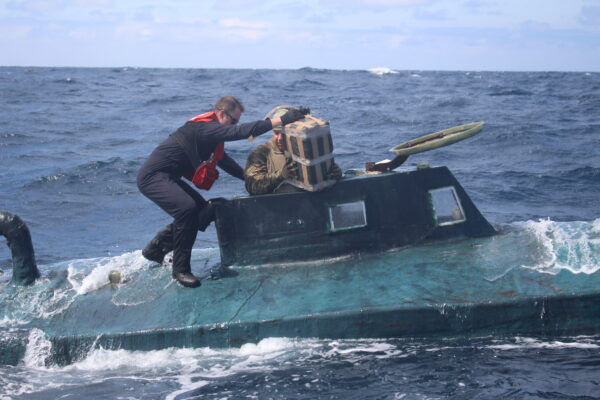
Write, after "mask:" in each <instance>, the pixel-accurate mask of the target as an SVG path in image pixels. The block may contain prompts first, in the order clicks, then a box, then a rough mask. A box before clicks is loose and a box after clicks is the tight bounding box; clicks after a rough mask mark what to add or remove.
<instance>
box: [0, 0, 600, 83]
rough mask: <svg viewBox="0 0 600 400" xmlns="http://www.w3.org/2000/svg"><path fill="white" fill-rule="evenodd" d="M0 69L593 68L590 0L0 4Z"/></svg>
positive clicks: (596, 0) (595, 40)
mask: <svg viewBox="0 0 600 400" xmlns="http://www.w3.org/2000/svg"><path fill="white" fill-rule="evenodd" d="M0 66H75V67H162V68H172V67H175V68H277V69H280V68H286V69H287V68H289V69H296V68H303V67H312V68H323V69H342V70H355V69H371V68H390V69H393V70H461V71H465V70H468V71H481V70H492V71H600V0H289V1H288V0H221V1H212V0H168V1H167V0H0Z"/></svg>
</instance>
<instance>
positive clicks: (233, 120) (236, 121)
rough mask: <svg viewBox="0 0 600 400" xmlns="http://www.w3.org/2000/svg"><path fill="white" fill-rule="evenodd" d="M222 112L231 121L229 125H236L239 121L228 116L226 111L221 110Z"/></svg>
mask: <svg viewBox="0 0 600 400" xmlns="http://www.w3.org/2000/svg"><path fill="white" fill-rule="evenodd" d="M223 112H224V113H225V115H227V116H228V117H229V119H230V120H231V125H235V124H237V123H238V122H240V120H239V119H237V118H233V117H232V116H231V114H229V113H228V112H227V110H223Z"/></svg>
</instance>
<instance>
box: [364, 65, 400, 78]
mask: <svg viewBox="0 0 600 400" xmlns="http://www.w3.org/2000/svg"><path fill="white" fill-rule="evenodd" d="M367 71H369V72H370V73H372V74H374V75H378V76H382V75H388V74H398V73H399V72H398V71H394V70H393V69H390V68H387V67H377V68H370V69H368V70H367Z"/></svg>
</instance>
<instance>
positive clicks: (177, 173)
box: [137, 96, 303, 287]
mask: <svg viewBox="0 0 600 400" xmlns="http://www.w3.org/2000/svg"><path fill="white" fill-rule="evenodd" d="M242 112H244V106H243V105H242V103H241V101H240V100H239V99H237V98H235V97H233V96H226V97H223V98H221V99H220V100H219V101H217V103H216V104H215V107H214V111H212V112H210V113H206V114H202V115H200V116H198V117H195V118H193V119H192V120H190V121H188V122H186V123H185V124H184V125H183V126H181V127H180V128H179V129H177V130H176V131H175V132H173V133H172V134H171V135H170V136H169V137H168V138H167V139H166V140H165V141H164V142H162V143H161V144H160V145H159V146H158V147H157V148H156V149H154V151H153V152H152V154H151V155H150V157H149V158H148V160H146V162H145V163H144V164H143V165H142V167H141V168H140V171H139V172H138V176H137V185H138V188H139V189H140V191H141V192H142V194H144V196H146V197H148V198H149V199H150V200H152V201H153V202H154V203H156V204H157V205H158V206H159V207H160V208H162V209H163V210H164V211H165V212H166V213H167V214H169V215H170V216H172V217H173V218H174V219H173V223H171V224H170V225H168V226H167V227H165V228H164V229H163V230H161V231H160V232H159V233H158V234H157V235H156V236H155V237H154V239H152V240H151V241H150V243H149V244H148V245H147V246H146V248H145V249H144V250H143V251H142V254H143V255H144V257H146V258H147V259H149V260H151V261H156V262H160V263H162V261H163V259H164V256H165V255H166V254H167V253H168V252H169V251H171V250H173V278H175V279H176V280H177V281H178V282H179V283H181V284H182V285H183V286H186V287H197V286H200V281H199V280H198V279H197V278H196V277H195V276H194V275H193V274H192V272H191V265H190V260H191V254H192V247H193V245H194V242H195V241H196V235H197V233H198V230H199V229H200V230H202V231H204V229H206V227H207V226H208V224H209V223H210V222H211V221H212V215H211V214H212V213H211V209H212V207H211V206H210V205H209V203H208V202H207V201H206V200H204V198H203V197H202V196H201V195H200V194H199V193H198V192H197V191H196V190H195V189H193V188H192V187H191V186H190V185H188V184H187V183H185V182H184V181H183V180H182V179H181V178H182V177H183V176H186V177H192V176H194V171H197V169H198V170H199V169H200V168H199V167H200V166H201V165H202V163H203V162H206V161H208V160H212V158H213V157H214V156H215V155H216V154H217V153H218V151H215V150H216V149H217V148H218V145H221V146H222V144H220V143H222V142H228V141H234V140H241V139H246V138H248V137H250V136H258V135H261V134H263V133H265V132H268V131H270V130H271V129H273V128H274V127H278V126H282V125H285V124H289V123H291V122H294V121H297V120H299V119H301V118H302V117H303V114H302V113H301V112H300V111H298V110H290V111H289V112H287V113H286V114H284V115H282V116H281V117H280V118H273V119H265V120H259V121H255V122H249V123H245V124H240V125H237V123H238V121H239V119H240V117H241V115H242ZM221 149H222V147H221ZM221 154H222V155H221V157H222V158H221V159H220V160H219V161H218V163H217V165H218V166H219V167H220V168H221V169H223V170H224V171H225V172H227V173H228V174H230V175H232V176H234V177H236V178H238V179H241V180H243V179H244V171H243V170H242V167H240V166H239V165H238V164H237V163H236V162H235V161H234V160H233V159H232V158H231V157H229V156H228V155H227V153H224V152H222V150H221ZM215 173H216V170H215ZM217 176H218V175H217ZM194 179H195V176H194ZM209 186H210V185H209Z"/></svg>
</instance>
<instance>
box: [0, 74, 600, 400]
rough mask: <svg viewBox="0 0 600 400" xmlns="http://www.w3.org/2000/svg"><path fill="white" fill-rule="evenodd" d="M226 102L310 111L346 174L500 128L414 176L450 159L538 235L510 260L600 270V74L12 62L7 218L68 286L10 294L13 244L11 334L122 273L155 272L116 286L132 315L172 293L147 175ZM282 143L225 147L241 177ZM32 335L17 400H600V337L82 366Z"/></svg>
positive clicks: (260, 113) (291, 347)
mask: <svg viewBox="0 0 600 400" xmlns="http://www.w3.org/2000/svg"><path fill="white" fill-rule="evenodd" d="M223 95H234V96H237V97H239V98H241V99H242V101H243V102H244V104H245V106H246V112H245V113H244V115H243V117H242V121H241V122H242V123H243V122H245V121H253V120H256V119H261V118H263V117H264V115H265V114H266V113H267V112H268V111H269V110H271V108H273V107H275V106H277V105H280V104H294V105H303V106H309V107H311V109H312V110H313V114H314V115H316V116H319V117H321V118H324V119H327V120H329V121H330V123H331V132H332V136H333V139H334V156H335V160H336V163H337V164H338V165H340V167H341V168H342V170H348V169H357V168H363V167H364V164H365V162H367V161H379V160H381V159H385V158H391V157H390V156H393V155H392V154H391V153H389V152H388V150H389V149H390V148H391V147H393V146H394V145H397V144H399V143H402V142H405V141H408V140H410V139H413V138H415V137H417V136H421V135H424V134H427V133H431V132H433V131H436V130H440V129H445V128H449V127H452V126H455V125H460V124H464V123H468V122H474V121H485V122H486V126H485V128H484V130H483V131H482V133H480V134H479V135H477V136H475V137H473V138H470V139H468V140H465V141H463V142H460V143H457V144H454V145H452V146H449V147H445V148H442V149H438V150H434V151H430V152H426V153H422V154H418V155H414V156H411V157H410V158H409V159H408V161H407V162H406V164H405V165H404V166H402V167H400V168H399V169H400V170H402V169H412V168H414V167H415V166H416V165H417V164H419V163H428V164H429V165H431V166H438V165H445V166H448V167H449V168H450V169H451V171H452V172H453V173H454V174H455V176H456V177H457V179H458V180H459V181H460V182H461V184H462V185H463V187H464V188H465V189H466V191H467V192H468V193H469V195H470V196H471V198H472V199H473V200H474V202H475V203H476V205H477V206H478V208H479V209H480V210H481V211H482V213H483V214H484V215H485V216H486V217H487V218H488V220H490V222H492V223H493V224H494V225H495V226H496V228H498V229H499V230H500V232H501V233H503V234H512V233H515V232H516V233H517V234H519V235H526V236H527V237H528V238H529V239H530V240H531V241H532V243H534V244H535V245H534V246H533V247H532V249H533V250H532V254H531V255H530V258H531V260H530V262H525V263H523V264H522V265H511V266H506V267H507V268H530V269H534V270H536V271H539V273H551V274H553V273H554V274H555V273H558V272H560V271H562V270H568V271H570V273H576V274H595V273H600V272H598V269H600V155H599V154H598V150H597V149H598V148H599V147H600V74H599V73H591V72H590V73H585V72H581V73H580V72H578V73H565V72H477V71H465V72H436V71H394V70H391V69H389V68H374V69H372V70H370V71H333V70H316V69H310V68H305V69H300V70H214V69H210V70H207V69H137V68H114V69H110V68H106V69H96V68H17V67H14V68H13V67H10V68H7V67H5V68H0V106H1V108H0V110H1V111H0V168H1V173H0V210H2V211H9V212H11V213H14V214H17V215H19V216H21V217H22V218H23V219H24V220H25V221H26V222H27V224H28V226H29V228H30V231H31V233H32V237H33V242H34V247H35V249H36V257H37V260H38V264H39V267H40V270H41V271H42V274H43V276H45V277H48V276H64V282H63V287H62V288H61V289H60V290H56V291H54V292H52V293H51V294H50V293H49V292H46V291H37V292H36V291H35V290H33V291H32V290H29V291H27V290H25V291H22V292H19V296H12V297H11V296H9V295H8V294H7V291H3V290H4V288H5V287H6V285H7V282H8V281H9V280H10V276H11V274H12V272H11V262H10V252H9V250H8V248H7V247H6V246H5V245H4V243H5V240H4V239H0V244H3V245H2V246H1V247H0V270H1V271H2V272H1V273H0V292H2V293H0V307H1V311H2V315H3V317H2V319H0V327H1V328H2V329H3V331H4V332H8V333H7V334H9V335H10V333H11V332H12V331H13V330H15V331H16V330H17V329H18V327H19V326H20V325H22V324H24V323H26V322H27V321H29V320H31V319H32V318H45V317H49V316H52V315H57V314H60V313H61V312H62V310H64V309H65V308H66V307H68V306H69V304H70V302H71V301H72V300H73V299H74V298H76V297H77V296H82V295H85V294H86V293H88V292H90V291H93V290H97V289H98V288H100V287H101V286H102V285H105V284H106V275H107V273H108V272H109V271H110V270H112V269H118V270H120V271H121V272H122V274H123V276H124V278H125V279H127V277H128V276H133V275H135V274H139V273H152V274H156V279H154V280H153V281H152V283H153V284H152V285H150V286H149V287H147V288H145V290H144V291H140V292H136V291H132V290H130V291H121V292H118V293H117V294H115V296H114V298H113V301H115V302H118V304H122V305H124V306H126V305H128V304H136V302H140V301H145V300H147V299H148V296H159V295H160V293H161V291H162V290H164V287H165V286H166V285H170V284H173V281H172V280H171V279H170V277H169V274H168V271H166V269H156V268H154V267H153V265H152V263H149V262H147V261H146V260H144V259H143V257H142V256H141V251H140V249H141V248H143V247H144V246H145V244H146V242H147V241H148V240H149V239H150V238H152V236H153V235H154V234H155V233H156V232H157V231H158V230H159V229H161V228H162V227H163V226H164V225H166V224H167V223H169V218H168V217H167V216H166V214H164V213H163V212H162V211H161V210H160V209H159V208H158V207H156V206H155V205H154V204H153V203H151V202H150V201H149V200H147V199H146V198H145V197H143V196H142V195H141V194H140V193H139V192H138V191H137V188H136V185H135V176H136V172H137V170H138V169H139V167H140V166H141V164H142V163H143V162H144V160H145V159H146V158H147V157H148V155H149V154H150V152H151V151H152V149H153V148H154V147H155V146H156V145H157V144H158V143H160V142H161V141H162V140H163V139H164V138H166V137H167V136H168V134H169V133H171V132H172V131H173V130H174V129H176V128H177V127H178V126H180V125H182V124H183V123H184V122H185V121H186V120H187V119H189V118H191V117H193V116H195V115H197V114H200V113H202V112H205V111H208V110H209V109H210V108H211V106H212V104H214V102H215V101H216V100H217V99H218V98H219V97H220V96H223ZM268 135H269V134H266V135H264V136H263V137H260V138H258V139H257V140H256V141H255V142H253V143H249V142H247V141H238V142H232V143H227V146H226V151H227V152H228V153H229V154H230V155H231V156H232V157H233V158H234V159H236V160H237V161H238V163H240V164H241V165H242V166H243V165H244V163H245V160H246V157H247V155H248V153H249V151H250V150H251V149H252V148H253V147H255V146H257V145H258V144H260V143H262V142H264V141H265V140H267V139H268ZM240 195H245V191H244V186H243V183H242V182H241V181H239V180H237V179H235V178H233V177H231V176H228V175H227V174H226V173H222V174H221V178H220V179H219V181H218V182H217V184H216V185H215V187H214V188H213V189H212V190H211V191H210V192H209V193H208V194H207V197H232V196H240ZM193 260H194V263H195V264H194V272H195V273H197V274H199V275H202V274H205V273H206V270H207V268H208V267H209V266H210V264H212V262H213V260H218V244H217V239H216V233H215V230H214V228H213V227H210V228H209V229H208V230H207V232H205V233H201V234H200V235H199V236H198V240H197V241H196V244H195V249H194V252H193ZM207 260H209V261H207ZM61 274H62V275H61ZM196 290H202V288H200V289H196ZM15 334H16V333H15ZM27 339H28V346H27V351H26V354H25V358H24V360H23V361H22V362H21V363H20V364H19V365H17V366H0V399H2V400H4V399H56V398H61V399H79V398H95V399H194V398H198V399H200V398H202V399H268V398H273V399H291V398H295V399H313V398H332V399H442V398H464V399H467V398H468V399H470V398H543V399H565V398H600V379H599V376H600V374H599V371H600V337H581V336H579V337H565V338H557V339H556V340H548V339H541V338H536V337H520V336H519V337H512V338H501V339H500V338H494V337H482V338H475V339H468V340H467V339H456V338H445V339H444V338H442V339H419V338H398V339H394V340H372V339H369V340H367V339H362V340H361V339H359V340H320V339H295V338H270V339H265V340H263V341H261V342H259V343H257V344H246V345H244V346H242V347H241V348H232V349H218V348H200V349H164V350H157V351H147V352H136V351H125V350H116V351H109V350H105V349H102V348H95V349H92V350H90V352H89V353H88V354H87V355H86V356H85V357H84V358H82V359H81V360H78V361H76V362H75V363H73V364H70V365H53V364H51V363H48V362H47V359H48V354H49V352H50V346H51V344H50V342H49V340H48V339H47V338H46V337H45V334H44V332H43V331H42V330H40V329H33V330H31V331H30V332H29V333H28V338H27Z"/></svg>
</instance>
